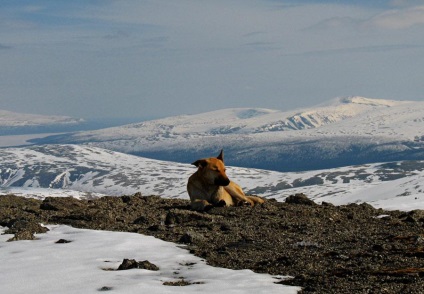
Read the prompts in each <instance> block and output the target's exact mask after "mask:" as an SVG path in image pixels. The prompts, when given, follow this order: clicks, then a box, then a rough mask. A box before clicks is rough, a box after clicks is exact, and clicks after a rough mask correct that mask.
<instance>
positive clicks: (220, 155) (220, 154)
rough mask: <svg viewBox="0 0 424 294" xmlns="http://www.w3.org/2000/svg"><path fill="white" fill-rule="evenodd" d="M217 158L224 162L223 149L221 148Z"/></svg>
mask: <svg viewBox="0 0 424 294" xmlns="http://www.w3.org/2000/svg"><path fill="white" fill-rule="evenodd" d="M217 159H219V160H221V161H222V162H224V149H221V152H220V153H219V155H218V157H217Z"/></svg>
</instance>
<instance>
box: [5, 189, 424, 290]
mask: <svg viewBox="0 0 424 294" xmlns="http://www.w3.org/2000/svg"><path fill="white" fill-rule="evenodd" d="M289 199H290V200H289V203H280V202H277V201H275V200H269V201H267V202H266V203H264V204H263V205H258V206H256V207H253V208H250V207H230V208H224V207H215V208H212V209H210V210H209V211H208V212H205V213H199V212H195V211H192V210H190V206H189V202H188V201H186V200H181V199H164V198H160V197H158V196H149V197H143V196H141V195H138V194H136V195H134V196H123V197H103V198H99V199H95V200H81V201H79V200H75V199H73V198H46V199H45V200H44V201H40V200H35V199H27V198H22V197H16V196H13V195H8V196H1V197H0V225H2V226H6V227H8V228H10V229H12V230H16V231H10V232H9V233H14V234H17V233H19V232H20V231H27V232H28V231H29V232H30V233H32V234H34V233H39V231H38V230H40V226H38V224H39V223H44V224H47V223H49V224H55V223H58V224H67V225H71V226H74V227H78V228H89V229H98V230H116V231H128V232H137V233H142V234H145V235H152V236H155V237H157V238H160V239H163V240H166V241H172V242H176V243H182V244H185V245H186V247H187V248H188V249H189V250H190V251H191V252H192V253H193V254H195V255H197V256H200V257H202V258H204V259H205V260H207V262H208V263H209V264H211V265H213V266H220V267H226V268H232V269H246V268H248V269H252V270H253V271H255V272H260V273H269V274H272V275H290V276H293V279H291V280H288V281H284V282H283V283H285V284H290V285H298V286H301V287H303V293H423V290H422V289H424V270H423V264H424V231H423V224H424V217H423V216H424V214H423V212H422V211H412V212H409V213H405V212H400V211H383V210H381V209H375V208H373V207H372V206H371V205H368V204H360V205H357V204H350V205H344V206H334V205H331V204H328V203H324V204H323V205H315V204H313V203H311V202H310V201H308V199H307V198H306V197H304V196H302V195H297V196H293V197H291V198H289ZM14 224H19V226H17V225H14ZM177 282H178V283H179V282H181V281H177ZM178 283H176V284H178ZM181 284H184V283H182V282H181Z"/></svg>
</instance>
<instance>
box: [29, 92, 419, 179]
mask: <svg viewBox="0 0 424 294" xmlns="http://www.w3.org/2000/svg"><path fill="white" fill-rule="evenodd" d="M326 105H327V106H323V105H321V106H316V107H310V108H304V109H297V110H291V111H280V110H271V109H264V108H231V109H223V110H216V111H212V112H207V113H201V114H195V115H183V116H176V117H168V118H164V119H159V120H152V121H146V122H142V123H136V124H130V125H125V126H121V127H113V128H107V129H101V130H96V131H88V132H79V133H74V134H71V135H69V134H66V135H62V136H61V135H59V136H52V137H47V138H44V139H39V140H35V141H34V142H35V143H37V144H51V143H59V144H86V145H89V146H96V147H100V148H104V149H110V150H114V151H119V152H124V153H128V154H134V155H138V156H142V157H148V158H153V159H160V160H168V161H177V162H187V161H188V160H190V159H189V157H188V156H191V155H194V156H196V157H202V156H204V154H211V153H214V152H216V151H217V150H219V149H221V148H224V149H226V150H230V151H231V152H232V153H233V154H234V156H233V157H232V159H230V162H229V163H230V164H231V165H237V166H245V167H256V168H263V169H273V170H277V171H295V170H308V169H321V168H330V167H337V166H344V165H353V164H363V163H369V162H382V161H394V160H420V159H424V136H423V133H424V124H423V123H422V122H423V121H424V102H415V101H393V100H382V99H371V98H365V97H359V96H352V97H344V98H336V99H333V100H331V101H329V102H328V103H327V104H326Z"/></svg>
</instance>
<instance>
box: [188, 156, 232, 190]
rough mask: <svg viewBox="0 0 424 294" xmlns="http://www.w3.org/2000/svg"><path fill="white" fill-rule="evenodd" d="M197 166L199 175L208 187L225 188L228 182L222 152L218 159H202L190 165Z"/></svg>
mask: <svg viewBox="0 0 424 294" xmlns="http://www.w3.org/2000/svg"><path fill="white" fill-rule="evenodd" d="M192 164H193V165H195V166H197V167H198V168H199V169H198V171H199V173H200V174H201V175H202V176H203V178H204V179H205V181H206V182H207V183H208V184H210V185H217V186H227V185H228V184H230V180H229V179H228V177H227V175H226V174H225V165H224V151H223V150H221V153H219V155H218V157H211V158H204V159H199V160H196V161H195V162H193V163H192Z"/></svg>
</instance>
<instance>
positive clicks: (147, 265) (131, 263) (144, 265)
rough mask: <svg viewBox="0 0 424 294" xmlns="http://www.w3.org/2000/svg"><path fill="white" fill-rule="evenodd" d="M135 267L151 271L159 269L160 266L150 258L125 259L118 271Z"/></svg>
mask: <svg viewBox="0 0 424 294" xmlns="http://www.w3.org/2000/svg"><path fill="white" fill-rule="evenodd" d="M133 268H138V269H145V270H149V271H158V270H159V267H158V266H156V265H155V264H153V263H151V262H150V261H148V260H144V261H136V260H135V259H124V260H123V261H122V263H121V264H120V265H119V267H118V271H122V270H129V269H133Z"/></svg>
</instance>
